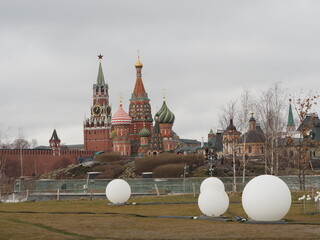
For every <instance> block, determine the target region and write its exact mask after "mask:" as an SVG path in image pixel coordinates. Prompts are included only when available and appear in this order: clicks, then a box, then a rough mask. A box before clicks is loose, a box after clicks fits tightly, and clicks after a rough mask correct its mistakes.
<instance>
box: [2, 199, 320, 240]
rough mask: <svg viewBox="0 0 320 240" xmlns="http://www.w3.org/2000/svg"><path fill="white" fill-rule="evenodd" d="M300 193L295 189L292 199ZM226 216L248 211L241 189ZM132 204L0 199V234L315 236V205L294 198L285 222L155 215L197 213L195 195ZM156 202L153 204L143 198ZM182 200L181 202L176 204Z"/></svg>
mask: <svg viewBox="0 0 320 240" xmlns="http://www.w3.org/2000/svg"><path fill="white" fill-rule="evenodd" d="M298 195H299V196H300V195H301V194H299V193H296V194H295V195H294V196H293V199H297V196H298ZM230 201H231V204H230V206H229V210H228V212H227V213H226V214H225V216H226V217H227V218H229V219H232V217H233V216H235V215H238V216H243V217H247V216H246V214H245V213H244V211H243V209H242V206H241V203H240V195H239V196H235V197H232V196H230ZM133 202H135V203H137V204H136V205H132V204H130V205H123V206H114V205H108V201H107V200H93V201H89V200H73V201H48V202H25V203H11V204H8V203H6V204H5V203H1V204H0V239H6V240H7V239H20V240H21V239H50V240H54V239H57V240H58V239H59V240H61V239H320V213H316V214H315V210H316V209H315V205H314V204H310V203H309V204H307V205H306V209H305V213H304V210H303V205H302V204H301V203H299V202H297V201H294V202H293V204H292V207H291V210H290V212H289V213H288V215H287V216H286V217H285V220H286V224H249V223H239V222H237V221H235V220H234V221H231V222H219V221H212V220H200V219H191V218H189V219H179V218H169V217H167V218H159V216H190V217H192V216H198V217H199V216H201V212H200V210H199V208H198V205H197V203H196V202H197V197H194V196H192V195H184V196H161V197H134V198H131V199H130V201H129V203H133ZM148 203H157V204H148ZM177 203H183V204H177Z"/></svg>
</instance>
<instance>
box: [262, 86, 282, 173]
mask: <svg viewBox="0 0 320 240" xmlns="http://www.w3.org/2000/svg"><path fill="white" fill-rule="evenodd" d="M283 92H284V91H283V90H282V89H281V87H280V84H279V83H275V84H274V85H272V86H271V87H269V88H268V89H267V90H265V91H263V92H262V94H261V97H260V100H259V102H257V106H256V108H257V111H258V114H257V115H258V118H259V121H260V123H261V127H262V129H263V130H264V133H265V136H266V143H265V149H266V154H265V173H270V174H276V175H277V174H278V170H279V151H278V150H279V148H278V146H279V140H280V137H281V132H282V129H284V126H285V122H284V120H283V119H284V109H285V105H284V102H285V101H284V99H285V95H284V94H283ZM268 159H270V160H269V161H268Z"/></svg>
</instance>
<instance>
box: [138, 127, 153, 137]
mask: <svg viewBox="0 0 320 240" xmlns="http://www.w3.org/2000/svg"><path fill="white" fill-rule="evenodd" d="M139 136H140V137H150V131H149V130H148V129H146V127H143V128H142V129H141V130H140V131H139Z"/></svg>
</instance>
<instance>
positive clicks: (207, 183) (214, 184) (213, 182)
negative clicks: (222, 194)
mask: <svg viewBox="0 0 320 240" xmlns="http://www.w3.org/2000/svg"><path fill="white" fill-rule="evenodd" d="M208 188H217V189H219V190H221V191H225V187H224V184H223V182H222V181H221V180H220V179H219V178H216V177H209V178H206V179H205V180H203V181H202V183H201V185H200V192H203V191H204V190H205V189H208Z"/></svg>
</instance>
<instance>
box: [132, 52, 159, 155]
mask: <svg viewBox="0 0 320 240" xmlns="http://www.w3.org/2000/svg"><path fill="white" fill-rule="evenodd" d="M135 67H136V72H137V73H136V83H135V86H134V90H133V93H132V95H131V99H130V106H129V116H130V117H131V119H132V122H131V125H130V138H131V153H132V154H137V153H138V151H139V145H140V139H139V138H140V137H139V132H140V130H141V129H143V128H146V129H147V130H148V131H149V132H150V133H151V132H152V122H153V119H152V115H151V106H150V103H149V102H150V99H149V98H148V94H147V93H146V90H145V88H144V85H143V82H142V75H141V70H142V67H143V64H142V63H141V62H140V57H139V56H138V61H137V63H136V64H135Z"/></svg>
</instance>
